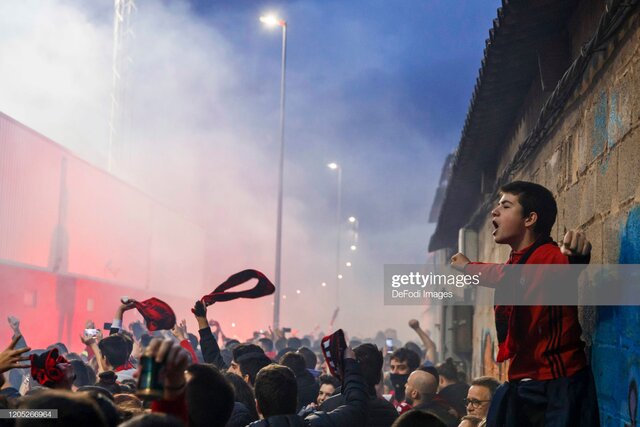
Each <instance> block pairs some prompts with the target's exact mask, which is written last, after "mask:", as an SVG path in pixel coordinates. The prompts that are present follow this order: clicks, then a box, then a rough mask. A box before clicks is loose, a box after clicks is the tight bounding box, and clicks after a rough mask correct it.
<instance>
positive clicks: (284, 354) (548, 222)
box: [0, 181, 599, 427]
mask: <svg viewBox="0 0 640 427" xmlns="http://www.w3.org/2000/svg"><path fill="white" fill-rule="evenodd" d="M556 214H557V206H556V203H555V200H554V198H553V195H552V194H551V192H549V190H547V189H546V188H544V187H542V186H540V185H537V184H534V183H527V182H519V181H517V182H513V183H510V184H508V185H506V186H504V187H502V197H501V199H500V201H499V203H498V206H497V207H496V208H495V209H494V210H493V211H492V212H491V219H492V223H493V226H494V228H495V230H494V233H493V236H494V240H495V241H496V243H498V244H507V245H509V246H510V247H511V254H510V257H509V260H508V262H507V264H533V265H538V266H544V265H546V264H569V263H574V264H584V263H588V262H589V256H590V248H591V245H590V243H589V242H588V241H587V240H586V238H585V237H584V235H582V234H581V233H579V232H574V231H570V232H568V233H567V234H566V235H565V238H564V240H563V243H562V245H560V247H559V246H558V245H557V244H556V243H555V242H553V240H552V239H551V237H550V235H551V230H552V227H553V225H554V223H555V219H556ZM451 261H452V262H451V263H452V266H453V267H454V268H456V269H459V270H461V271H465V272H470V271H473V272H482V273H484V277H485V278H487V280H486V286H494V287H496V289H497V290H500V286H502V285H504V283H505V277H506V274H505V270H503V267H502V265H499V264H483V263H474V262H470V260H469V259H468V258H467V257H466V256H465V255H464V254H461V253H458V254H456V255H454V256H453V258H452V260H451ZM548 272H549V270H548V269H545V268H544V267H540V268H537V269H536V270H535V275H534V276H532V277H523V278H521V280H520V281H519V282H518V283H520V284H522V283H525V284H528V286H529V287H530V288H531V289H535V287H536V283H538V282H541V277H542V276H544V275H545V274H549V273H548ZM248 278H258V280H259V282H258V285H257V286H256V288H254V289H252V290H249V291H241V292H237V293H235V294H234V297H236V296H248V297H251V298H255V297H259V296H264V295H267V294H269V292H272V290H273V285H271V284H270V282H268V280H267V279H266V278H265V277H264V275H262V273H259V272H256V271H254V270H246V271H244V272H241V273H238V274H236V275H234V276H232V277H230V278H229V280H228V281H227V282H225V284H223V285H221V286H220V287H219V288H218V289H216V291H214V293H212V294H210V295H208V296H205V297H204V298H203V299H202V300H198V301H197V302H196V303H195V305H194V308H193V309H192V312H193V315H194V316H195V320H196V321H197V324H198V331H197V333H198V336H196V335H194V334H191V333H189V332H188V331H187V328H186V322H185V321H184V320H183V321H182V322H180V323H176V322H175V315H173V316H172V317H170V318H171V321H170V322H169V323H167V322H166V321H165V320H166V318H162V316H160V317H158V318H155V319H154V320H153V321H152V323H149V322H148V321H147V326H148V328H146V329H145V325H144V324H142V323H140V322H134V323H131V324H130V325H129V327H128V329H124V328H123V317H124V314H125V312H127V311H128V310H131V309H132V308H134V307H136V308H138V309H139V310H140V308H141V307H143V306H144V303H145V302H143V303H140V302H137V301H129V300H124V299H123V300H122V301H121V302H122V303H121V305H120V306H119V307H118V309H117V311H116V313H115V317H114V320H113V322H112V324H111V329H110V330H109V334H108V336H106V337H103V336H102V333H101V332H100V331H99V330H97V329H95V326H94V325H93V324H92V323H91V322H89V323H88V324H87V327H86V329H85V333H84V334H82V336H81V337H80V339H81V340H82V343H83V344H84V345H85V350H84V351H83V352H82V353H81V354H76V353H70V352H68V350H67V347H66V346H65V345H64V344H63V343H54V344H52V345H51V346H49V347H48V348H47V349H39V350H33V349H30V348H29V347H28V346H27V342H26V341H25V339H28V337H23V336H22V334H21V332H20V327H19V321H18V319H15V318H13V317H10V318H9V324H10V327H11V328H12V329H13V338H12V341H11V343H10V345H9V346H8V348H7V349H6V350H5V351H3V352H1V353H0V373H3V376H2V377H0V380H1V381H2V382H3V383H2V387H1V389H0V407H1V408H4V409H11V410H12V411H11V412H10V413H13V414H17V416H16V417H15V418H14V419H11V418H9V419H0V424H2V423H4V424H6V425H13V424H15V425H16V426H30V425H40V424H41V423H42V422H43V420H42V419H36V418H30V417H29V415H34V414H36V415H37V414H40V415H43V414H44V415H46V414H47V413H48V411H49V410H52V409H56V410H57V411H58V412H57V418H56V419H52V420H49V421H50V422H51V423H52V424H57V425H64V426H75V425H78V426H80V425H83V426H84V425H91V426H109V427H111V426H116V425H122V426H127V427H131V426H147V425H149V426H151V425H154V426H155V425H159V426H165V425H166V426H181V425H186V426H190V427H194V426H220V427H223V426H229V427H233V426H246V425H255V426H259V427H267V426H270V427H278V426H327V427H328V426H345V427H357V426H381V427H382V426H393V427H413V426H425V427H429V426H438V427H443V426H445V427H455V426H462V427H475V426H483V425H487V426H489V427H492V426H518V427H528V426H545V427H556V426H558V427H560V426H597V425H599V418H598V405H597V398H596V394H595V386H594V381H593V375H592V373H591V369H590V367H589V366H588V364H587V358H586V355H585V351H584V343H583V342H582V340H581V338H580V336H581V329H580V324H579V322H578V316H577V308H576V307H574V306H539V305H537V306H509V305H496V306H495V320H496V332H497V337H498V344H499V345H498V353H497V356H496V359H497V361H498V362H502V361H506V360H509V361H510V363H509V370H508V381H506V382H504V383H503V384H500V383H499V382H498V381H497V379H495V378H491V377H479V378H473V379H471V380H470V381H469V383H467V381H468V379H467V375H466V372H465V371H466V369H461V367H460V366H459V365H457V364H456V363H455V362H454V360H453V359H451V358H448V359H446V360H444V361H439V360H438V355H437V353H438V352H437V348H436V345H435V343H434V342H433V341H432V340H431V339H430V337H429V334H428V333H427V332H426V331H425V330H424V329H423V328H421V327H420V324H419V322H418V321H417V320H415V319H412V320H410V321H409V323H408V326H409V327H410V328H411V329H413V330H414V331H415V333H416V336H417V338H418V342H419V344H416V343H413V342H409V343H406V344H405V345H403V346H398V345H397V344H398V343H397V342H392V343H386V342H385V343H380V342H377V340H376V339H371V340H361V341H360V340H356V339H352V340H351V341H349V345H348V346H346V343H345V345H344V346H342V345H338V346H337V347H336V346H334V344H333V343H334V340H333V339H331V340H330V341H326V340H324V339H322V340H320V339H317V338H316V339H314V338H313V337H310V336H306V337H302V338H299V337H295V336H287V334H286V332H285V330H284V329H283V330H278V329H276V330H270V331H269V332H268V333H256V334H254V337H253V338H252V339H250V340H248V341H246V342H242V343H241V342H239V341H238V340H235V339H227V338H226V337H225V336H224V334H223V332H222V330H221V328H220V324H219V323H217V322H216V321H215V320H213V319H208V316H207V305H208V303H213V302H215V301H225V300H228V299H229V298H231V295H230V294H229V293H225V292H226V290H228V289H229V287H231V286H234V285H235V284H237V283H242V282H244V281H246V280H247V279H248ZM522 279H527V280H524V281H523V280H522ZM529 279H531V280H529ZM160 303H161V302H159V301H155V302H154V304H156V313H158V312H163V313H166V312H168V311H171V310H170V308H168V307H165V308H163V307H162V305H161V304H160ZM162 304H164V303H162ZM143 317H144V316H143ZM145 320H147V319H146V318H145ZM168 324H170V325H172V326H173V328H172V329H171V331H168V330H166V328H160V327H159V325H168ZM174 325H175V326H174ZM340 332H341V331H337V332H336V334H338V333H340ZM347 332H348V331H347ZM336 334H334V336H335V335H336ZM340 337H342V334H341V333H340ZM383 339H384V336H383ZM337 341H338V340H336V342H337ZM325 344H326V345H325ZM336 350H337V351H336ZM27 361H29V362H30V363H26V362H27ZM438 362H439V363H438Z"/></svg>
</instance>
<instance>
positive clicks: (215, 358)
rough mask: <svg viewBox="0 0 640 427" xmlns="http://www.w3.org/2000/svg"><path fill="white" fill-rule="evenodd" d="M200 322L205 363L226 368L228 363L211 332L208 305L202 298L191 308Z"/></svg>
mask: <svg viewBox="0 0 640 427" xmlns="http://www.w3.org/2000/svg"><path fill="white" fill-rule="evenodd" d="M191 311H192V312H193V315H194V316H195V317H196V321H197V322H198V334H199V335H200V350H201V351H202V358H203V359H204V361H205V363H213V364H214V365H216V366H217V367H218V368H219V369H226V368H227V364H226V363H224V359H223V358H222V355H221V354H220V347H218V340H217V339H216V337H215V336H214V335H213V333H212V332H211V327H210V326H209V322H208V321H207V307H206V306H205V305H204V303H203V302H202V301H200V300H198V301H196V303H195V305H194V307H193V309H192V310H191Z"/></svg>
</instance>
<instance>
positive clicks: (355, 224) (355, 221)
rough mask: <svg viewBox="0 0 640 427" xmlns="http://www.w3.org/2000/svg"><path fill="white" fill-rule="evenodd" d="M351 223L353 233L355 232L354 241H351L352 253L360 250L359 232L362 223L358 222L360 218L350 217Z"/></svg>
mask: <svg viewBox="0 0 640 427" xmlns="http://www.w3.org/2000/svg"><path fill="white" fill-rule="evenodd" d="M349 223H350V224H351V231H352V232H353V240H352V241H351V246H350V247H349V248H350V249H351V250H352V251H355V250H356V249H358V231H359V228H360V223H359V222H358V218H356V217H355V216H350V217H349Z"/></svg>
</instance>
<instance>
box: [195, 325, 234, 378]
mask: <svg viewBox="0 0 640 427" xmlns="http://www.w3.org/2000/svg"><path fill="white" fill-rule="evenodd" d="M198 334H200V350H202V358H203V359H204V362H205V363H212V364H214V365H215V366H217V367H218V369H221V370H222V369H227V368H228V366H227V364H226V363H224V359H223V358H222V355H221V354H220V347H218V340H217V339H216V337H215V336H214V335H213V333H212V332H211V328H210V327H208V326H207V327H206V328H202V329H200V330H198Z"/></svg>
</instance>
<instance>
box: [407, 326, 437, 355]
mask: <svg viewBox="0 0 640 427" xmlns="http://www.w3.org/2000/svg"><path fill="white" fill-rule="evenodd" d="M409 327H410V328H411V329H413V330H414V331H415V332H416V334H418V337H420V341H422V345H424V348H425V349H426V350H427V353H426V356H425V357H426V359H427V360H428V361H430V362H431V363H434V364H435V363H437V360H436V357H437V356H436V343H434V342H433V340H432V339H431V338H430V337H429V335H427V333H426V332H425V331H423V330H422V329H420V322H418V321H417V320H416V319H411V320H409Z"/></svg>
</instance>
